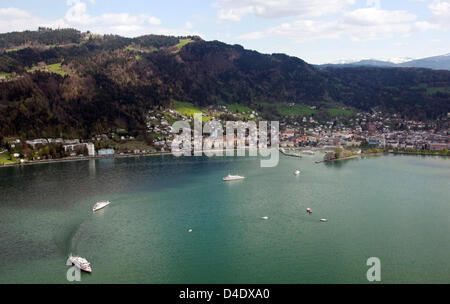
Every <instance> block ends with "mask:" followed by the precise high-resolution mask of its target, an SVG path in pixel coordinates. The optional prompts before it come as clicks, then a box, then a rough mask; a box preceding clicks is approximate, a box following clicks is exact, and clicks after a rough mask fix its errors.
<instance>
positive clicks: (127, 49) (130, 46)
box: [125, 45, 158, 53]
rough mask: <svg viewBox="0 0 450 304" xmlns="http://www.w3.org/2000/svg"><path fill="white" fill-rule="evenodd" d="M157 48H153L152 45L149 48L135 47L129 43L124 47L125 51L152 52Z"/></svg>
mask: <svg viewBox="0 0 450 304" xmlns="http://www.w3.org/2000/svg"><path fill="white" fill-rule="evenodd" d="M157 50H158V49H157V48H154V47H152V48H150V49H136V48H134V47H133V46H132V45H129V46H127V47H125V51H128V52H139V53H153V52H155V51H157Z"/></svg>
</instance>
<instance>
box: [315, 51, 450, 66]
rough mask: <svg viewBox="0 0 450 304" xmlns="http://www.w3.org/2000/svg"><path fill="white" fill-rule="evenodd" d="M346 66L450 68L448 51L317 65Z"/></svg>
mask: <svg viewBox="0 0 450 304" xmlns="http://www.w3.org/2000/svg"><path fill="white" fill-rule="evenodd" d="M346 66H371V67H412V68H427V69H433V70H450V53H449V54H446V55H441V56H433V57H427V58H422V59H413V58H408V57H393V58H389V59H385V60H377V59H372V58H370V59H349V60H339V61H337V62H335V63H329V64H322V65H318V67H319V68H325V67H346Z"/></svg>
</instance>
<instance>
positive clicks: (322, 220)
mask: <svg viewBox="0 0 450 304" xmlns="http://www.w3.org/2000/svg"><path fill="white" fill-rule="evenodd" d="M320 221H321V222H324V223H326V222H328V220H327V219H320Z"/></svg>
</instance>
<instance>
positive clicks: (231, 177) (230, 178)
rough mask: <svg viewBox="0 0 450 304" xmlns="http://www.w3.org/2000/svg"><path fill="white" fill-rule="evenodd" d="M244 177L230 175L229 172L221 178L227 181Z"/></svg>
mask: <svg viewBox="0 0 450 304" xmlns="http://www.w3.org/2000/svg"><path fill="white" fill-rule="evenodd" d="M244 178H245V177H244V176H239V175H231V174H229V175H228V176H225V177H224V178H223V180H224V181H226V182H227V181H235V180H241V179H244Z"/></svg>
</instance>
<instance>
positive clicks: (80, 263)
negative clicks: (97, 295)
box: [69, 254, 92, 273]
mask: <svg viewBox="0 0 450 304" xmlns="http://www.w3.org/2000/svg"><path fill="white" fill-rule="evenodd" d="M69 262H70V263H72V265H74V266H75V267H76V268H78V269H80V270H83V271H85V272H89V273H91V272H92V268H91V263H89V262H88V261H87V260H86V259H85V258H82V257H78V256H75V257H74V256H72V254H70V256H69Z"/></svg>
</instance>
